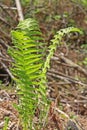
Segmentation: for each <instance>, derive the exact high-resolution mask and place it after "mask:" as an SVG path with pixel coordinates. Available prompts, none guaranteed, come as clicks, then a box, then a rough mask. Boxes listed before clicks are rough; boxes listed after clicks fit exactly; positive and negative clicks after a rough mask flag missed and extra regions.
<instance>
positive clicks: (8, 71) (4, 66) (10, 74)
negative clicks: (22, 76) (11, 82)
mask: <svg viewBox="0 0 87 130" xmlns="http://www.w3.org/2000/svg"><path fill="white" fill-rule="evenodd" d="M0 64H1V65H2V66H3V68H4V69H5V71H6V72H7V73H8V74H9V76H10V77H11V78H12V79H14V76H13V75H12V73H11V72H10V70H9V69H8V68H7V66H6V65H5V64H4V63H3V62H1V63H0Z"/></svg>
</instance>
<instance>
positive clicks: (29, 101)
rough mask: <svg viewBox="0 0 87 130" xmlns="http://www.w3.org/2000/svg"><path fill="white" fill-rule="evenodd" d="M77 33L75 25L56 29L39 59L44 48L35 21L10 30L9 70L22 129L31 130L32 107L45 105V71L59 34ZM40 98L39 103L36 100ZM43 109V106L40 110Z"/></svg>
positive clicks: (33, 111) (28, 20)
mask: <svg viewBox="0 0 87 130" xmlns="http://www.w3.org/2000/svg"><path fill="white" fill-rule="evenodd" d="M75 31H77V32H80V31H79V29H77V28H72V27H71V28H67V29H62V30H60V31H58V32H57V34H56V35H55V36H54V39H53V40H52V41H51V45H50V47H49V54H48V56H47V58H46V61H44V62H43V57H44V51H43V50H42V49H41V46H43V42H40V41H43V39H42V37H41V32H40V30H39V27H38V24H37V22H36V21H35V20H33V19H26V20H24V21H22V22H20V23H19V25H18V26H17V28H16V30H14V31H12V32H11V34H12V41H13V44H14V46H13V47H11V48H9V53H10V55H11V56H12V58H13V60H14V62H13V63H12V69H11V70H12V73H13V75H14V77H15V78H14V80H15V81H16V83H17V87H18V89H19V90H18V94H19V105H18V106H17V108H18V110H19V113H20V117H21V120H22V125H23V130H30V129H31V130H32V122H33V117H34V113H35V110H36V108H37V106H38V105H40V104H41V102H42V103H43V104H44V107H47V104H48V99H47V98H46V72H47V69H48V68H49V67H50V59H51V57H52V56H53V54H54V52H55V50H56V48H57V46H58V45H60V44H61V39H62V37H63V36H64V35H65V34H67V33H69V32H75ZM40 100H41V102H39V101H40ZM44 110H46V109H44Z"/></svg>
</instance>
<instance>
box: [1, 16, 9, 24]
mask: <svg viewBox="0 0 87 130" xmlns="http://www.w3.org/2000/svg"><path fill="white" fill-rule="evenodd" d="M0 20H1V21H2V22H3V23H5V24H6V25H7V26H11V25H10V24H9V23H7V21H6V20H5V19H3V18H2V17H1V16H0Z"/></svg>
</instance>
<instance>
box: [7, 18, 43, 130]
mask: <svg viewBox="0 0 87 130" xmlns="http://www.w3.org/2000/svg"><path fill="white" fill-rule="evenodd" d="M11 34H12V41H13V44H14V46H13V48H10V49H9V53H10V55H11V56H12V57H13V59H14V63H13V64H12V65H13V67H12V72H13V74H14V76H15V80H16V82H17V85H18V89H19V92H18V94H19V99H20V101H19V107H18V110H19V112H20V115H21V118H22V121H23V127H24V130H28V129H30V127H29V126H28V124H29V123H30V125H31V124H32V120H33V116H34V113H35V109H36V107H37V104H38V95H37V91H36V90H35V86H37V88H38V86H39V81H40V80H41V68H42V67H43V59H42V58H43V51H42V49H40V46H39V41H40V40H43V38H41V32H40V30H39V27H38V24H37V22H36V21H35V20H32V19H27V20H24V21H22V22H20V23H19V25H18V26H17V30H15V31H12V32H11ZM42 44H43V43H42ZM40 45H41V42H40ZM37 81H38V82H37ZM28 127H29V128H28Z"/></svg>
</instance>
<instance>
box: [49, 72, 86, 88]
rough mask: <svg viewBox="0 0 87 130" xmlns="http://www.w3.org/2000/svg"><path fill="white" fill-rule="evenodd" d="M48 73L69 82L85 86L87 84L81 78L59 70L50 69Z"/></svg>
mask: <svg viewBox="0 0 87 130" xmlns="http://www.w3.org/2000/svg"><path fill="white" fill-rule="evenodd" d="M47 74H48V75H49V76H52V77H55V78H58V79H61V80H64V81H66V82H67V83H75V84H80V85H83V86H87V84H85V83H82V82H81V81H79V80H76V79H74V78H72V77H70V76H67V75H64V74H60V73H59V72H57V71H55V70H49V71H48V72H47Z"/></svg>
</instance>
